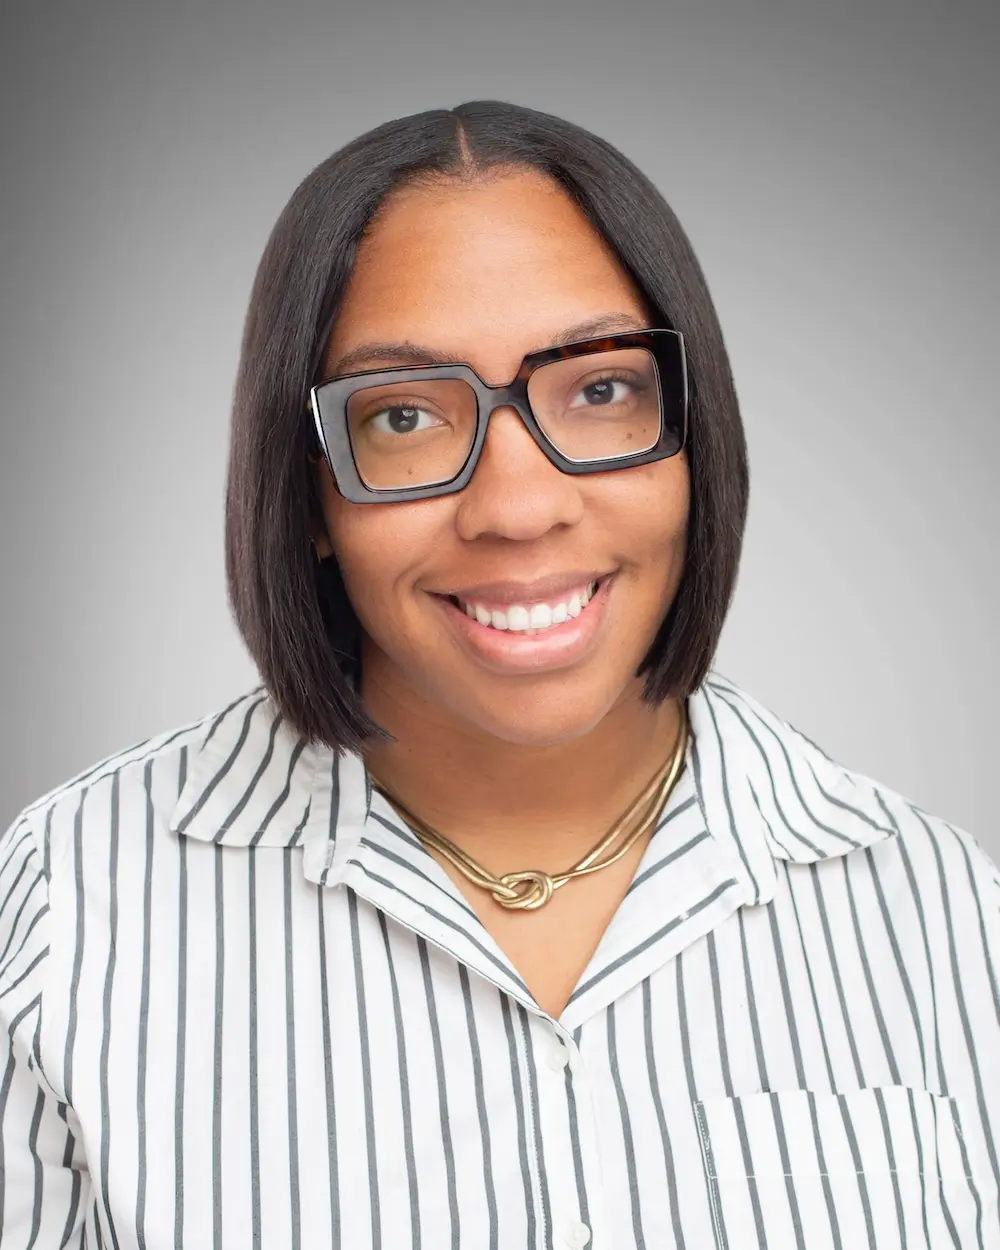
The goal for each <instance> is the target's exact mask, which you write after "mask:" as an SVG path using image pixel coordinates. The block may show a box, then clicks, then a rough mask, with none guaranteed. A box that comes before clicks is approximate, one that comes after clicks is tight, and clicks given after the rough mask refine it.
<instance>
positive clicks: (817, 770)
mask: <svg viewBox="0 0 1000 1250" xmlns="http://www.w3.org/2000/svg"><path fill="white" fill-rule="evenodd" d="M746 503H747V468H746V454H745V446H744V441H743V432H742V426H741V423H740V418H739V413H738V408H737V402H736V397H735V394H734V390H733V385H732V382H731V379H730V374H729V369H728V364H727V359H726V353H725V349H724V346H723V340H722V336H721V333H720V330H719V326H718V323H717V320H716V316H715V313H714V310H713V307H712V304H711V300H710V298H709V294H708V292H707V289H706V286H705V282H704V279H703V277H702V274H701V271H700V269H699V267H698V264H697V261H696V259H695V257H694V256H693V254H692V252H691V249H690V246H689V244H688V242H687V240H686V238H685V235H684V233H683V231H682V230H681V228H680V226H679V225H678V223H677V221H676V219H675V218H674V216H673V214H672V212H671V211H670V209H669V208H668V207H667V205H666V204H665V203H664V201H663V200H662V198H661V197H660V196H659V194H658V193H657V192H656V191H655V190H654V188H653V187H652V186H651V185H650V183H649V182H648V181H647V180H646V179H645V178H644V177H643V176H642V174H640V173H639V172H638V171H637V170H636V169H635V168H634V167H633V166H632V165H631V164H630V163H629V162H628V161H627V160H626V159H625V158H624V157H623V156H622V155H621V154H620V153H618V152H617V151H615V150H614V149H613V148H612V147H610V146H609V145H608V144H606V143H605V142H603V141H602V140H600V139H597V138H595V137H594V136H592V135H590V134H588V133H586V132H585V131H583V130H580V129H579V128H577V127H576V126H573V125H570V124H569V123H567V122H564V121H560V120H559V119H557V118H554V117H550V116H547V115H544V114H540V113H537V112H533V111H531V110H527V109H522V108H517V107H514V106H512V105H508V104H500V103H494V102H478V103H471V104H465V105H462V106H461V107H459V108H457V109H454V110H450V111H449V110H435V111H432V112H427V113H422V114H419V115H416V116H412V117H407V118H403V119H401V120H397V121H393V122H390V123H388V124H386V125H384V126H381V127H379V128H378V129H376V130H374V131H372V132H371V133H369V134H367V135H364V136H362V137H361V138H359V139H357V140H355V141H354V142H352V143H350V144H348V145H347V146H346V147H345V148H343V149H342V150H341V151H339V152H338V153H336V154H335V155H334V156H332V157H331V158H330V159H329V160H327V161H325V162H324V163H323V164H322V165H320V166H319V168H318V169H316V170H315V171H314V172H313V173H312V174H310V175H309V177H307V178H306V179H305V181H304V182H303V183H302V185H301V186H300V187H299V188H298V189H297V190H296V192H295V193H294V195H293V196H292V198H291V200H290V202H289V204H288V206H287V208H286V209H285V210H284V212H283V213H282V215H281V218H280V219H279V221H278V223H277V225H276V227H275V230H274V232H273V234H272V237H271V239H270V242H269V243H268V246H267V249H266V252H265V254H264V257H263V260H262V263H261V266H260V270H259V273H258V275H257V281H256V284H255V287H254V290H253V294H252V298H251V303H250V310H249V315H248V319H247V326H246V334H245V338H244V343H243V352H242V359H241V362H240V368H239V378H238V384H237V388H236V396H235V408H234V418H233V426H232V446H231V461H230V474H229V488H228V510H227V535H226V537H227V548H226V550H227V559H228V577H229V586H230V592H231V599H232V603H233V606H234V611H235V615H236V619H237V621H238V624H239V627H240V629H241V631H242V634H243V637H244V638H245V640H246V643H247V646H248V648H249V650H250V653H251V654H252V656H253V658H254V660H255V662H256V663H257V665H258V667H259V671H260V674H261V678H262V684H261V685H260V686H259V687H258V688H257V689H255V690H253V691H250V692H249V693H247V694H246V695H244V696H243V697H242V698H240V699H238V700H237V701H236V702H235V703H233V704H231V705H230V706H229V707H226V708H223V709H222V710H221V711H219V712H218V713H217V714H215V715H212V716H208V717H206V718H205V719H203V720H201V721H199V722H197V723H196V724H192V725H188V726H185V727H183V728H180V729H175V730H173V731H171V732H169V733H164V734H162V735H160V736H159V737H157V738H154V739H152V740H150V741H148V742H145V743H142V744H141V745H139V746H136V747H133V748H132V749H130V750H127V751H124V752H122V753H120V754H118V755H116V756H115V757H114V758H112V759H109V760H105V761H104V762H102V763H100V764H98V765H96V766H95V767H94V768H92V769H91V770H89V771H88V772H86V773H84V774H82V775H81V776H79V777H77V778H75V779H74V780H72V781H70V782H69V783H67V784H66V785H65V786H63V787H61V788H60V789H58V790H56V791H53V792H52V793H50V794H48V795H46V796H44V797H43V798H41V799H39V800H38V801H37V802H36V803H34V804H32V805H31V806H30V807H28V808H27V809H25V811H24V812H22V813H21V815H20V816H19V817H18V819H17V820H16V821H15V822H14V823H13V825H12V826H11V828H10V829H9V831H8V833H7V836H6V840H5V842H4V844H3V854H2V861H0V862H2V863H3V869H2V877H0V881H2V887H3V888H2V891H0V897H3V898H4V899H5V902H4V904H3V911H2V913H0V916H2V926H3V927H2V931H0V949H2V951H3V955H2V962H0V1013H2V1021H3V1026H4V1027H3V1029H2V1031H0V1036H3V1038H4V1039H5V1044H6V1043H7V1041H8V1040H9V1055H8V1056H7V1058H6V1062H5V1066H4V1069H3V1071H4V1075H3V1083H2V1087H0V1107H2V1127H3V1132H2V1148H3V1159H2V1163H3V1167H2V1169H0V1176H2V1182H0V1183H2V1185H3V1195H2V1200H3V1203H2V1213H3V1225H2V1227H3V1233H2V1238H0V1244H2V1247H3V1250H15V1248H20V1247H28V1246H34V1247H38V1248H40V1250H48V1248H49V1247H56V1246H64V1245H68V1244H70V1245H77V1244H79V1245H89V1246H97V1245H101V1246H116V1247H121V1248H123V1247H132V1246H144V1247H147V1248H148V1250H158V1248H159V1247H167V1246H185V1247H199V1248H200V1247H203V1246H215V1247H220V1246H223V1247H240V1248H242V1247H246V1246H264V1247H268V1248H270V1247H286V1246H287V1247H302V1248H303V1250H306V1248H311V1247H320V1246H322V1247H330V1246H338V1247H340V1246H342V1247H352V1248H353V1247H358V1248H360V1247H366V1248H367V1247H375V1246H385V1247H393V1248H394V1250H395V1248H397V1247H417V1246H421V1247H433V1248H434V1250H437V1248H438V1247H441V1246H455V1247H458V1246H460V1247H461V1248H462V1250H474V1248H476V1247H497V1248H503V1250H507V1248H515V1247H516V1248H517V1250H522V1248H523V1247H526V1246H528V1247H542V1246H557V1247H558V1246H577V1247H580V1246H591V1247H594V1248H595V1250H604V1248H606V1247H612V1246H614V1247H615V1248H616V1250H621V1248H623V1247H636V1246H646V1247H657V1248H659V1247H674V1246H678V1247H681V1246H684V1247H698V1248H699V1250H700V1248H702V1247H706V1246H718V1247H729V1250H740V1248H742V1247H749V1246H754V1247H756V1246H769V1247H785V1246H789V1247H791V1246H798V1247H805V1246H808V1247H809V1250H814V1248H816V1247H827V1246H829V1247H845V1248H851V1250H853V1248H854V1247H857V1246H862V1245H863V1246H878V1247H879V1250H887V1248H888V1247H895V1246H904V1245H905V1246H909V1247H914V1246H933V1247H935V1250H937V1248H938V1247H945V1246H960V1247H972V1246H977V1247H978V1246H989V1247H997V1246H1000V1216H998V1208H997V1194H998V1178H1000V1168H998V1146H997V1143H996V1141H995V1134H996V1132H997V1128H998V1126H1000V994H998V975H1000V969H998V964H1000V958H998V957H1000V912H998V903H1000V881H998V879H997V870H996V868H995V867H994V866H993V865H992V864H991V863H990V861H989V860H988V859H987V857H986V856H985V855H984V854H983V852H982V851H981V850H980V849H979V848H978V847H977V845H976V844H975V842H974V841H973V839H972V838H971V837H970V836H969V835H968V834H966V833H965V832H963V831H961V830H957V829H955V828H953V827H952V826H950V825H948V824H946V823H945V822H944V821H943V820H940V819H937V818H935V817H932V816H930V815H928V814H927V813H926V812H923V811H921V810H920V809H919V808H918V807H916V806H915V805H914V804H913V803H911V802H909V801H908V800H906V799H905V798H903V797H901V796H900V795H899V794H896V793H894V792H893V791H892V790H890V789H889V788H887V787H886V786H882V785H877V784H876V783H874V782H873V781H871V780H870V779H868V778H866V777H863V776H860V775H859V774H857V773H854V772H852V771H850V770H848V769H846V768H843V767H841V766H840V765H839V764H837V763H835V762H834V761H833V760H831V759H830V758H829V757H827V756H826V755H825V754H824V753H823V752H822V751H821V750H820V749H819V748H817V747H816V746H814V745H813V744H812V743H811V742H809V741H808V740H807V739H806V738H804V737H803V736H802V735H801V734H800V733H798V732H797V731H796V730H795V729H793V728H792V727H791V726H790V725H788V724H787V723H786V722H784V721H783V720H781V719H780V718H779V717H777V716H776V715H774V714H773V713H772V712H771V711H769V710H767V709H766V708H764V707H763V706H761V705H760V704H759V703H758V702H756V701H755V700H754V699H753V698H752V696H751V695H749V694H748V693H746V692H744V691H742V690H741V689H739V688H738V687H737V686H736V685H734V684H733V683H732V682H730V681H728V680H726V679H725V678H724V677H722V676H721V675H720V674H718V673H716V672H714V671H712V669H711V667H710V665H711V661H712V657H713V655H714V652H715V649H716V644H717V640H718V637H719V632H720V630H721V627H722V623H723V619H724V616H725V612H726V609H727V606H728V604H729V601H730V597H731V594H732V590H733V586H734V581H735V577H736V571H737V565H738V557H739V550H740V543H741V537H742V532H743V524H744V518H745V513H746Z"/></svg>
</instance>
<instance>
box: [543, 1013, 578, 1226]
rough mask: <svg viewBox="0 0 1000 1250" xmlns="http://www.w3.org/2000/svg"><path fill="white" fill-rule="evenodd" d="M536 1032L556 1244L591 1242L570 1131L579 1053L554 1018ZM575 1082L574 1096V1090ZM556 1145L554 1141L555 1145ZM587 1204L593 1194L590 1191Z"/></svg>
mask: <svg viewBox="0 0 1000 1250" xmlns="http://www.w3.org/2000/svg"><path fill="white" fill-rule="evenodd" d="M538 1023H539V1025H541V1026H542V1027H541V1028H539V1029H537V1030H536V1031H535V1032H534V1041H535V1047H536V1050H535V1053H536V1055H537V1062H538V1067H539V1069H540V1073H539V1104H540V1106H539V1113H540V1114H541V1116H542V1117H543V1118H542V1126H543V1132H544V1134H545V1141H546V1145H545V1163H546V1172H547V1180H548V1188H549V1198H550V1203H551V1211H552V1231H551V1234H550V1236H551V1239H552V1240H551V1243H550V1244H551V1245H553V1246H554V1247H559V1246H575V1247H577V1248H578V1250H582V1247H585V1246H592V1232H591V1228H590V1226H589V1225H588V1224H586V1223H584V1222H583V1221H582V1220H581V1219H580V1215H581V1210H580V1201H581V1199H580V1192H579V1188H578V1180H577V1175H576V1164H575V1160H574V1146H573V1140H572V1137H571V1135H570V1133H571V1128H570V1124H571V1116H572V1113H571V1108H570V1102H571V1100H572V1101H577V1100H578V1098H579V1094H578V1091H577V1083H578V1078H579V1076H580V1073H579V1071H578V1066H577V1065H578V1063H579V1059H580V1056H579V1053H578V1052H577V1050H576V1046H575V1044H574V1042H573V1040H572V1038H571V1037H570V1036H568V1035H566V1034H564V1032H563V1030H562V1029H561V1028H560V1027H559V1026H558V1025H553V1023H552V1022H551V1021H541V1020H540V1021H539V1022H538ZM571 1082H572V1088H573V1095H576V1097H575V1098H574V1097H573V1095H571V1094H570V1083H571ZM550 1143H551V1144H550ZM587 1197H588V1202H589V1199H590V1194H589V1192H588V1195H587Z"/></svg>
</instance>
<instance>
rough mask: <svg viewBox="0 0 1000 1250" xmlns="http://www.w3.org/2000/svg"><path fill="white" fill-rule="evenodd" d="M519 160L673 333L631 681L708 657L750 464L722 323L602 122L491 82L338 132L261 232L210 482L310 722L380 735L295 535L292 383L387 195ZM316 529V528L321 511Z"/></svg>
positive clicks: (332, 612) (342, 615)
mask: <svg viewBox="0 0 1000 1250" xmlns="http://www.w3.org/2000/svg"><path fill="white" fill-rule="evenodd" d="M518 166H522V167H523V166H528V167H531V168H533V169H536V170H540V171H542V172H543V173H545V174H547V175H548V176H549V177H551V178H553V179H554V180H555V181H556V182H557V183H559V185H560V186H562V187H563V188H564V189H565V190H566V191H567V192H568V193H569V194H570V195H571V196H572V197H573V199H574V200H575V201H576V203H577V204H578V205H579V206H580V208H581V209H582V210H583V211H584V213H586V215H587V217H588V218H589V219H590V221H591V222H592V223H593V224H594V226H595V228H596V229H597V230H598V231H599V233H600V234H601V235H602V236H603V237H604V238H605V239H606V240H607V242H608V243H609V245H610V246H611V247H612V249H613V250H614V251H615V252H616V253H617V256H618V258H619V259H620V261H621V263H622V264H623V266H624V267H625V268H626V270H627V271H628V272H629V273H630V274H631V276H632V277H633V278H634V280H635V281H636V283H637V284H638V286H639V288H640V290H641V291H642V292H643V293H644V295H645V296H646V298H647V300H648V301H649V303H650V304H651V306H652V307H653V308H654V309H655V310H656V311H657V312H658V314H659V316H660V317H661V318H662V321H661V324H662V325H663V326H665V327H667V328H671V329H675V330H679V331H681V333H682V334H683V335H684V342H685V346H686V350H687V364H688V386H689V402H690V409H689V413H690V415H689V423H688V428H689V437H688V444H687V455H688V458H689V463H690V473H691V505H690V513H689V518H688V539H687V552H686V557H685V565H684V569H683V572H682V575H681V580H680V584H679V586H678V590H677V594H676V596H675V598H674V602H673V603H672V605H671V607H670V610H669V611H668V612H667V613H666V615H665V618H664V620H663V622H662V624H661V626H660V629H659V630H658V632H657V635H656V638H655V640H654V641H653V643H652V645H651V647H650V649H649V652H648V654H647V655H646V656H645V658H644V659H643V661H642V664H641V665H640V667H639V669H638V671H637V676H642V675H643V674H646V684H645V687H644V697H645V698H646V699H647V700H649V701H650V702H658V701H660V700H662V699H663V698H666V697H667V696H670V695H672V696H675V697H686V696H687V695H688V694H690V693H691V692H692V691H693V690H695V689H696V688H697V687H698V686H699V685H700V684H701V682H702V680H703V679H704V677H705V675H706V674H707V672H708V670H709V667H710V665H711V662H712V658H713V656H714V654H715V650H716V647H717V645H718V640H719V635H720V633H721V631H722V625H723V621H724V619H725V616H726V612H727V611H728V608H729V603H730V600H731V598H732V593H733V590H734V588H735V583H736V574H737V568H738V565H739V559H740V550H741V547H742V541H743V530H744V525H745V522H746V511H747V500H748V494H749V479H748V469H747V454H746V443H745V440H744V434H743V425H742V421H741V419H740V414H739V407H738V403H737V398H736V393H735V390H734V387H733V382H732V377H731V374H730V368H729V360H728V356H727V353H726V349H725V345H724V342H723V338H722V331H721V329H720V326H719V322H718V318H717V316H716V313H715V309H714V307H713V304H712V300H711V297H710V295H709V292H708V286H707V284H706V282H705V278H704V276H703V274H702V271H701V267H700V265H699V264H698V261H697V259H696V257H695V255H694V252H693V250H692V248H691V244H690V243H689V241H688V238H687V236H686V235H685V233H684V231H683V230H682V228H681V226H680V224H679V223H678V221H677V219H676V217H675V216H674V213H673V211H672V210H671V208H670V206H669V205H668V204H667V203H666V201H665V200H664V199H663V197H662V196H661V195H660V193H659V192H658V191H657V190H656V188H655V187H654V186H653V185H652V183H651V182H650V181H649V179H647V178H646V177H645V175H644V174H642V173H641V172H640V171H639V170H638V169H637V168H636V167H635V166H634V165H633V164H632V163H631V162H630V161H629V160H628V159H627V158H626V157H625V156H623V155H622V154H621V153H620V152H619V151H617V149H615V148H614V147H612V146H611V144H609V143H607V142H606V141H605V140H603V139H600V138H598V137H597V136H596V135H593V134H590V133H589V132H588V131H586V130H583V129H582V128H581V127H579V126H576V125H574V124H572V123H571V122H567V121H563V120H562V119H560V118H558V117H553V116H551V115H549V114H547V113H540V112H537V111H535V110H534V109H528V108H521V107H519V106H517V105H514V104H508V103H504V102H500V101H495V100H477V101H472V102H469V103H466V104H461V105H459V106H458V107H457V108H454V109H431V110H429V111H427V112H423V113H416V114H413V115H412V116H410V117H402V118H398V119H396V120H394V121H390V122H386V123H385V124H384V125H381V126H378V127H376V128H375V129H374V130H371V131H369V132H368V133H367V134H364V135H361V136H360V137H359V138H357V139H354V140H352V141H351V142H350V143H348V144H346V146H344V147H342V148H341V149H340V150H339V151H338V152H335V153H334V154H333V155H332V156H331V157H329V158H328V159H327V160H325V161H323V163H322V164H321V165H319V166H317V168H316V169H314V170H313V171H312V173H311V174H309V175H308V176H307V177H306V178H305V179H304V180H303V181H302V182H301V183H300V184H299V186H298V187H297V188H296V190H295V191H294V193H293V194H292V197H291V199H290V200H289V201H288V204H287V205H286V206H285V208H284V210H283V211H282V213H281V215H280V217H279V218H278V221H277V223H276V224H275V226H274V229H273V231H272V232H271V236H270V238H269V240H268V242H267V246H266V247H265V249H264V254H263V257H262V258H261V262H260V266H259V268H258V270H257V275H256V278H255V281H254V285H253V290H252V293H251V297H250V305H249V309H248V312H247V319H246V326H245V329H244V334H243V343H242V350H241V357H240V363H239V370H238V374H237V380H236V387H235V394H234V403H233V414H232V427H231V442H230V453H229V474H228V484H227V497H226V577H227V581H228V589H229V598H230V603H231V605H232V610H233V614H234V617H235V620H236V624H237V626H238V628H239V630H240V632H241V634H242V636H243V639H244V641H245V643H246V645H247V648H248V650H249V652H250V654H251V656H252V657H253V659H254V661H255V662H256V664H257V667H258V670H259V672H260V675H261V678H262V680H263V682H264V685H265V686H266V688H267V689H268V692H269V693H270V695H271V697H272V698H273V700H274V702H275V704H276V706H277V707H278V709H279V710H280V712H281V713H282V714H283V715H284V716H285V718H286V719H287V720H288V721H289V722H290V723H291V724H292V725H293V726H295V728H296V729H298V730H299V731H300V732H301V733H302V734H303V735H304V736H305V737H306V738H307V739H308V740H310V741H316V740H319V741H322V742H325V743H327V744H328V745H329V746H331V747H333V748H334V749H335V750H350V751H356V750H358V749H359V748H360V747H361V746H362V745H363V743H364V742H365V741H366V740H370V739H373V738H374V739H378V738H383V737H385V736H386V735H385V731H384V730H382V729H381V727H380V726H378V725H377V724H376V723H375V722H374V721H373V720H372V719H371V718H370V717H369V716H368V714H367V713H366V711H365V709H364V706H363V704H362V701H361V698H360V695H359V693H358V685H357V678H358V674H359V651H358V647H359V637H360V634H359V630H360V627H359V624H358V621H357V618H356V616H355V614H354V611H353V608H352V607H351V604H350V602H349V600H348V598H347V594H346V591H345V589H344V585H343V582H342V580H341V577H340V573H339V570H338V568H337V565H336V561H335V560H334V559H333V558H332V557H328V558H327V559H326V560H324V561H322V562H321V563H320V562H317V560H316V556H315V551H314V549H313V548H312V546H311V544H310V537H311V535H312V534H313V533H314V532H317V524H318V523H319V522H321V518H322V511H321V505H320V499H319V490H318V483H317V481H316V472H315V469H316V465H315V460H314V459H313V456H314V454H315V448H314V444H313V442H312V439H313V429H312V425H311V421H310V417H309V414H308V410H307V397H308V393H309V388H310V387H311V386H312V385H314V384H315V383H316V382H317V381H319V380H320V379H319V378H318V376H317V370H318V369H319V367H320V364H321V361H322V357H323V352H324V349H325V344H326V340H327V337H328V334H329V331H330V329H331V327H332V324H333V320H334V318H335V316H336V313H337V310H338V308H339V306H340V301H341V298H342V296H343V292H344V288H345V285H346V283H347V280H348V277H349V275H350V273H351V269H352V267H353V264H354V258H355V255H356V250H357V245H358V242H359V240H360V239H361V237H362V235H363V233H364V231H365V229H366V227H367V226H368V225H369V223H370V222H371V221H372V219H373V217H374V216H375V214H376V212H377V210H378V209H379V207H380V205H381V203H382V201H383V200H384V198H385V197H386V195H387V194H388V193H389V192H390V191H392V190H393V189H395V188H397V187H400V186H402V185H404V184H407V183H412V182H414V181H421V180H424V179H427V178H434V177H435V176H441V175H445V176H451V177H455V178H461V179H468V178H475V177H477V176H479V175H480V173H482V172H484V171H486V170H490V169H497V168H501V169H502V168H503V167H518ZM320 532H321V531H320Z"/></svg>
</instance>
